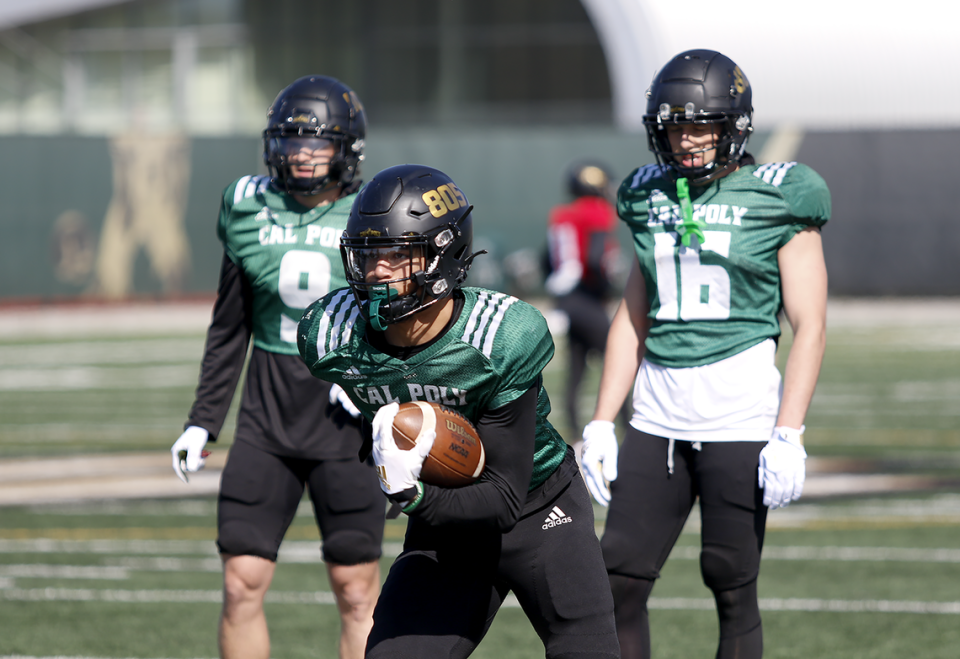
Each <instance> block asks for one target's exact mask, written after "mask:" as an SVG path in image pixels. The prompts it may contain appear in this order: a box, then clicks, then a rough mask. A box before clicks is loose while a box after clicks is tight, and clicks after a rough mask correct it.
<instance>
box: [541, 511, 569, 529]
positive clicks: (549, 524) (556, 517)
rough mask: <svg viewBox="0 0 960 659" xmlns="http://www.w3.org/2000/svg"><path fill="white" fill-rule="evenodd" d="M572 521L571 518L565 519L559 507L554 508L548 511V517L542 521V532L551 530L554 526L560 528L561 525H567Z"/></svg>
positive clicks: (565, 516)
mask: <svg viewBox="0 0 960 659" xmlns="http://www.w3.org/2000/svg"><path fill="white" fill-rule="evenodd" d="M572 521H573V518H572V517H567V514H566V513H565V512H563V511H562V510H560V507H559V506H554V507H553V510H551V511H550V515H548V516H547V518H546V519H545V520H543V527H542V528H543V530H544V531H546V530H547V529H552V528H553V527H554V526H560V525H561V524H569V523H570V522H572Z"/></svg>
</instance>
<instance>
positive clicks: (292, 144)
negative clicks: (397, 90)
mask: <svg viewBox="0 0 960 659" xmlns="http://www.w3.org/2000/svg"><path fill="white" fill-rule="evenodd" d="M366 131H367V118H366V113H365V112H364V110H363V104H362V103H361V102H360V99H359V98H358V97H357V94H356V92H354V91H353V90H352V89H350V88H349V87H347V86H346V85H345V84H343V83H342V82H340V81H339V80H337V79H336V78H330V77H328V76H306V77H303V78H299V79H297V80H294V81H293V83H291V84H290V85H289V86H287V87H286V88H285V89H284V90H283V91H281V92H280V93H279V94H278V95H277V98H276V100H275V101H274V102H273V105H271V106H270V109H269V110H268V111H267V127H266V129H265V130H264V131H263V160H264V162H265V163H266V164H267V168H268V169H269V170H270V175H271V176H272V177H273V181H274V184H275V185H276V186H277V187H278V188H280V189H281V190H284V191H286V192H288V193H290V194H300V195H307V196H309V195H316V194H320V193H322V192H326V191H327V190H330V189H332V188H334V187H336V186H340V187H341V188H345V187H347V186H349V185H350V183H351V182H353V180H354V177H355V176H356V175H357V173H358V167H359V166H360V162H361V161H362V160H363V140H364V136H365V135H366ZM305 140H326V141H328V142H330V143H331V144H332V145H333V147H334V155H333V157H332V159H331V160H330V164H329V167H328V170H327V172H326V174H324V175H323V176H315V177H311V178H296V177H294V176H292V175H291V173H290V165H291V161H290V157H291V156H293V155H295V154H296V153H298V152H299V151H300V146H301V145H302V144H303V143H304V141H305Z"/></svg>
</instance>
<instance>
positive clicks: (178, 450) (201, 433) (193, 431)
mask: <svg viewBox="0 0 960 659" xmlns="http://www.w3.org/2000/svg"><path fill="white" fill-rule="evenodd" d="M208 439H210V433H209V432H207V431H206V430H204V429H203V428H201V427H200V426H189V427H188V428H187V429H186V430H184V431H183V434H182V435H180V438H179V439H178V440H177V441H175V442H174V443H173V446H171V447H170V453H172V454H173V470H174V471H175V472H176V474H177V476H178V477H179V478H180V480H182V481H183V482H184V483H186V482H187V474H186V472H188V471H200V470H201V469H203V466H204V464H206V460H205V459H204V458H206V457H207V456H208V455H210V453H209V452H208V451H204V450H203V447H204V446H206V445H207V440H208Z"/></svg>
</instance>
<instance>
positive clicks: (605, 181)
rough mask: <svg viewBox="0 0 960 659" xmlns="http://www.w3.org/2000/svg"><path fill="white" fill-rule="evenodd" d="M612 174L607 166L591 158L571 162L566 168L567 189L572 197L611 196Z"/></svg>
mask: <svg viewBox="0 0 960 659" xmlns="http://www.w3.org/2000/svg"><path fill="white" fill-rule="evenodd" d="M612 183H613V175H612V174H611V173H610V170H609V169H607V167H606V166H605V165H603V164H601V163H599V162H596V161H593V160H582V161H578V162H575V163H573V164H572V165H571V166H570V167H569V168H568V169H567V190H568V191H569V192H570V194H571V195H573V196H574V197H603V198H605V199H609V198H610V197H612V196H613V189H612Z"/></svg>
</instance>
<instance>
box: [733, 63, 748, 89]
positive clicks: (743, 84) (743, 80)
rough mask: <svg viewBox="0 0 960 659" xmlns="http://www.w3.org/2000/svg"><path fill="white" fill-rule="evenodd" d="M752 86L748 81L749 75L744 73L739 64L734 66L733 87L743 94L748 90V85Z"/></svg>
mask: <svg viewBox="0 0 960 659" xmlns="http://www.w3.org/2000/svg"><path fill="white" fill-rule="evenodd" d="M749 86H750V83H749V82H747V77H746V76H745V75H743V71H741V70H740V67H739V66H735V67H733V87H734V89H736V90H737V93H738V94H742V93H743V92H745V91H747V87H749Z"/></svg>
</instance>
